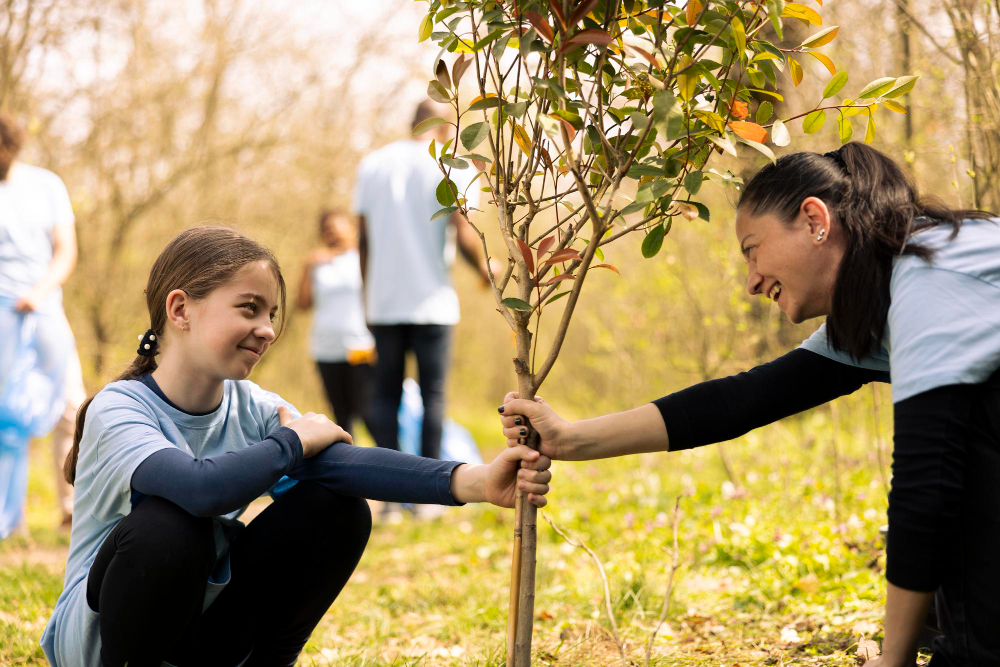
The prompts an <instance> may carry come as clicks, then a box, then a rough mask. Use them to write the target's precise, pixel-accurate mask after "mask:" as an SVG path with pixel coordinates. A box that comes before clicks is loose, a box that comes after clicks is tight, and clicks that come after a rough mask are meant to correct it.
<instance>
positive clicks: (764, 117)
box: [757, 101, 774, 125]
mask: <svg viewBox="0 0 1000 667" xmlns="http://www.w3.org/2000/svg"><path fill="white" fill-rule="evenodd" d="M772 113H774V105H772V104H771V103H770V102H768V101H764V102H761V103H760V105H759V106H758V107H757V124H758V125H763V124H764V123H766V122H767V121H769V120H771V114H772Z"/></svg>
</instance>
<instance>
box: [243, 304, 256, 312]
mask: <svg viewBox="0 0 1000 667" xmlns="http://www.w3.org/2000/svg"><path fill="white" fill-rule="evenodd" d="M240 308H246V309H247V310H249V311H250V312H251V313H253V314H255V315H256V314H257V306H256V305H254V304H252V303H244V304H243V305H242V306H240Z"/></svg>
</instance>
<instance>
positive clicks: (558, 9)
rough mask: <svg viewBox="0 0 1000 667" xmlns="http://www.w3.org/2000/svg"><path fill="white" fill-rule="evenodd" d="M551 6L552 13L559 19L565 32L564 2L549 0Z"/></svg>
mask: <svg viewBox="0 0 1000 667" xmlns="http://www.w3.org/2000/svg"><path fill="white" fill-rule="evenodd" d="M549 7H551V8H552V14H553V15H555V17H556V18H557V19H558V20H559V25H561V26H562V29H563V32H566V17H565V16H564V15H563V10H562V3H560V2H559V0H549Z"/></svg>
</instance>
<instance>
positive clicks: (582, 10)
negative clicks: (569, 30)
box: [566, 0, 599, 26]
mask: <svg viewBox="0 0 1000 667" xmlns="http://www.w3.org/2000/svg"><path fill="white" fill-rule="evenodd" d="M598 2H599V0H583V2H581V3H580V4H579V6H578V7H577V8H576V9H574V10H573V13H571V14H570V15H569V20H568V21H567V22H566V25H568V26H574V25H576V24H577V23H579V22H580V21H582V20H583V17H584V16H586V15H587V14H589V13H590V12H592V11H594V7H596V6H597V3H598Z"/></svg>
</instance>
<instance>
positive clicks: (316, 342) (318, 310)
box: [298, 211, 375, 434]
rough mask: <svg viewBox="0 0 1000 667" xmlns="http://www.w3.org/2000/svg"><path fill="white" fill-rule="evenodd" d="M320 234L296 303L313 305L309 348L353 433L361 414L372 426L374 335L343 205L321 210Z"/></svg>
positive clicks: (341, 421)
mask: <svg viewBox="0 0 1000 667" xmlns="http://www.w3.org/2000/svg"><path fill="white" fill-rule="evenodd" d="M319 234H320V239H321V240H322V241H323V247H322V248H319V249H317V250H315V251H314V252H312V253H311V254H310V255H309V258H308V260H307V261H306V266H305V269H304V270H303V272H302V280H301V281H300V286H299V300H298V306H299V308H300V309H301V310H308V309H310V308H313V320H312V330H311V334H310V338H309V350H310V354H311V355H312V358H313V359H314V360H315V361H316V366H317V367H318V368H319V374H320V376H321V377H322V378H323V387H324V388H325V389H326V396H327V398H328V399H329V401H330V405H332V406H333V415H334V418H335V419H336V421H337V423H338V424H340V425H341V426H343V428H344V430H345V431H347V432H348V433H351V434H353V433H354V420H355V418H357V417H360V418H361V419H363V420H364V421H365V425H366V426H368V427H369V429H368V430H369V431H371V425H370V424H369V422H368V419H369V409H370V406H371V396H372V382H373V381H374V372H375V367H374V366H373V363H374V361H375V339H374V338H372V335H371V333H370V332H369V331H368V328H367V327H366V326H365V310H364V302H363V301H362V298H361V258H360V255H358V249H357V234H355V231H354V226H353V225H352V224H351V221H350V219H349V218H348V217H347V215H346V214H345V213H344V212H342V211H324V212H323V213H322V214H321V215H320V217H319Z"/></svg>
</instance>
